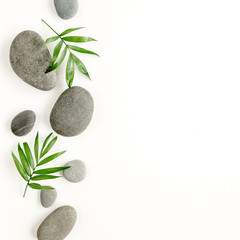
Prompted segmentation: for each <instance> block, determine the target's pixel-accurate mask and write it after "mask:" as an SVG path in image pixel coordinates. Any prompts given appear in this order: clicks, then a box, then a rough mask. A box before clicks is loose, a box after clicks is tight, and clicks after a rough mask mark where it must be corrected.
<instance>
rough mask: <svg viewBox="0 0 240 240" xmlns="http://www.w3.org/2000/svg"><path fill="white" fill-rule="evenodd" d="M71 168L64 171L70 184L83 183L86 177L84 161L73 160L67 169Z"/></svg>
mask: <svg viewBox="0 0 240 240" xmlns="http://www.w3.org/2000/svg"><path fill="white" fill-rule="evenodd" d="M68 166H70V168H68V169H65V170H64V171H63V176H64V177H65V178H66V179H67V180H68V181H69V182H74V183H77V182H80V181H82V180H83V179H84V178H85V176H86V167H85V164H84V162H83V161H81V160H73V161H71V162H68V163H67V164H66V165H65V167H68Z"/></svg>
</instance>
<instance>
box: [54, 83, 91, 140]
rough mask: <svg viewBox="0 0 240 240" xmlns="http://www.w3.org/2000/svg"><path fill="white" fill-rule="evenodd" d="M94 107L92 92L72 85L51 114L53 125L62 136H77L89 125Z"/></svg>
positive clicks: (59, 99)
mask: <svg viewBox="0 0 240 240" xmlns="http://www.w3.org/2000/svg"><path fill="white" fill-rule="evenodd" d="M93 109H94V103H93V98H92V96H91V94H90V93H89V92H88V91H87V90H86V89H84V88H81V87H76V86H75V87H71V88H69V89H67V90H65V91H64V92H63V93H62V94H61V96H60V97H59V98H58V100H57V102H56V103H55V105H54V107H53V109H52V112H51V115H50V123H51V126H52V128H53V130H54V131H55V132H56V133H58V134H60V135H62V136H65V137H72V136H76V135H78V134H80V133H82V132H83V131H84V130H85V129H86V128H87V127H88V125H89V123H90V121H91V119H92V115H93Z"/></svg>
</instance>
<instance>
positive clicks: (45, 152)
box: [40, 137, 57, 158]
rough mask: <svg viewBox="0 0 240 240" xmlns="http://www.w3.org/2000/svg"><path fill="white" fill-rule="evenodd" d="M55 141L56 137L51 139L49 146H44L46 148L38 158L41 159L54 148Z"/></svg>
mask: <svg viewBox="0 0 240 240" xmlns="http://www.w3.org/2000/svg"><path fill="white" fill-rule="evenodd" d="M56 141H57V137H55V138H53V139H52V141H50V142H49V144H48V145H47V146H46V148H45V149H44V150H43V151H42V152H41V154H40V158H42V157H43V156H44V155H46V154H47V153H48V152H49V151H50V150H51V149H52V147H53V146H54V144H55V143H56Z"/></svg>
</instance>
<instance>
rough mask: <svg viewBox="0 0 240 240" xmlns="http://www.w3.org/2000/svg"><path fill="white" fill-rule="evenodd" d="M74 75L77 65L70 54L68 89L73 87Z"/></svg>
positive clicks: (67, 74)
mask: <svg viewBox="0 0 240 240" xmlns="http://www.w3.org/2000/svg"><path fill="white" fill-rule="evenodd" d="M74 74H75V65H74V61H73V59H72V57H71V54H70V55H69V58H68V62H67V67H66V80H67V84H68V87H71V86H72V82H73V79H74Z"/></svg>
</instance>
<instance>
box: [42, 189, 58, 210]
mask: <svg viewBox="0 0 240 240" xmlns="http://www.w3.org/2000/svg"><path fill="white" fill-rule="evenodd" d="M56 199H57V191H56V189H53V190H41V192H40V200H41V204H42V206H43V207H45V208H48V207H51V206H52V205H53V203H54V202H55V201H56Z"/></svg>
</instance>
